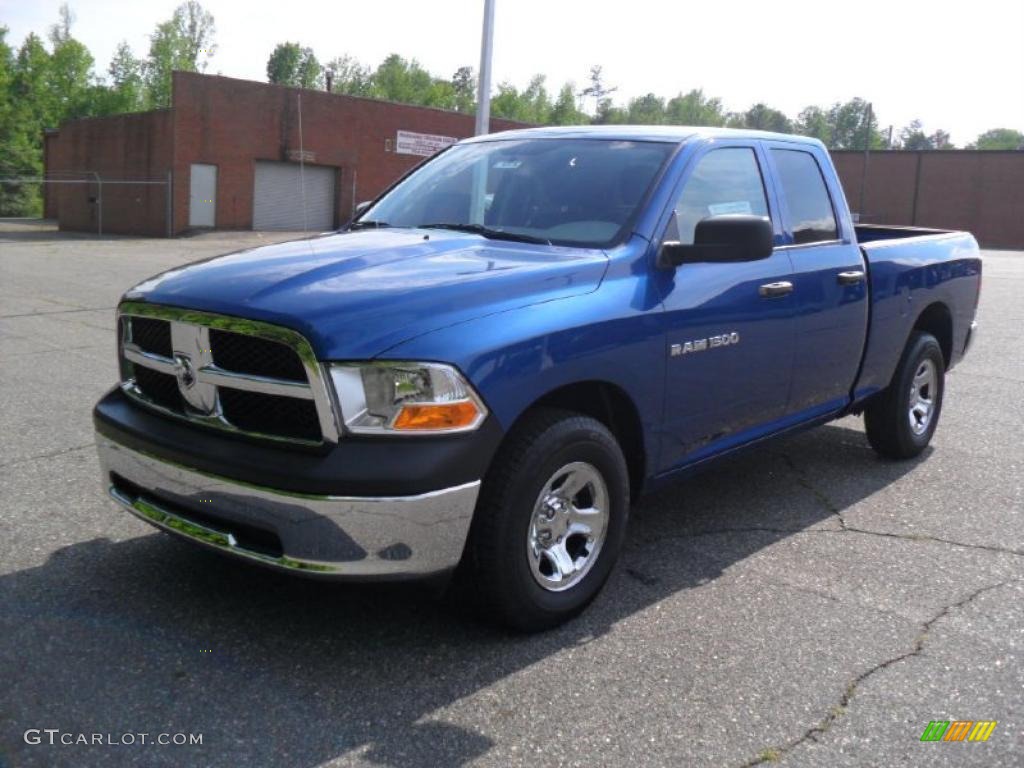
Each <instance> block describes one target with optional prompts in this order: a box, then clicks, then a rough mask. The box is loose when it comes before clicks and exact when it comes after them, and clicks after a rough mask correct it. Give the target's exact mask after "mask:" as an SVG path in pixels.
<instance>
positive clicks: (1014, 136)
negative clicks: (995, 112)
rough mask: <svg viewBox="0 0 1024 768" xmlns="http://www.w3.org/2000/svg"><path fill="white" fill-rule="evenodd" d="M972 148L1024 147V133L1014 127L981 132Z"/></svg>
mask: <svg viewBox="0 0 1024 768" xmlns="http://www.w3.org/2000/svg"><path fill="white" fill-rule="evenodd" d="M969 148H971V149H1024V133H1022V132H1021V131H1015V130H1013V129H1012V128H993V129H992V130H991V131H985V132H984V133H983V134H981V135H980V136H979V137H978V138H977V140H976V141H975V142H974V144H973V145H970V147H969Z"/></svg>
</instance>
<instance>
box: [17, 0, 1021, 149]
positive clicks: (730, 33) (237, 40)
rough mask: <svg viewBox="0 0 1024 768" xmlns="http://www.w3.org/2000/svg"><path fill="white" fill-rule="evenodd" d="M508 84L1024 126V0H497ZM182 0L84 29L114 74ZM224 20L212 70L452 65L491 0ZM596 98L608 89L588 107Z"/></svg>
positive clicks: (106, 4) (279, 11)
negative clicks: (593, 75) (858, 101)
mask: <svg viewBox="0 0 1024 768" xmlns="http://www.w3.org/2000/svg"><path fill="white" fill-rule="evenodd" d="M495 1H496V12H495V39H494V59H493V72H494V76H493V79H494V83H495V85H496V84H497V83H499V82H502V81H509V82H511V83H513V84H515V85H517V86H518V87H523V86H525V85H526V83H527V82H528V81H529V79H530V77H531V76H532V75H533V74H535V73H541V74H545V75H547V76H548V85H549V89H550V90H551V91H553V92H554V91H557V89H558V88H559V87H560V86H561V84H562V83H564V82H566V81H573V82H575V83H576V85H577V86H578V87H579V88H583V87H584V86H585V85H586V84H587V82H588V73H589V70H590V67H591V65H594V64H600V65H602V67H603V71H604V75H605V81H606V84H607V85H609V86H615V87H617V88H618V91H617V92H616V93H615V94H614V96H613V98H614V99H615V100H616V101H617V102H620V103H622V102H625V101H626V100H627V99H628V98H630V97H633V96H639V95H643V94H645V93H648V92H653V93H656V94H658V95H660V96H666V97H670V96H673V95H675V94H677V93H679V92H686V91H688V90H690V89H691V88H703V89H704V92H705V93H706V94H708V95H711V96H717V97H719V98H721V99H722V101H723V103H724V104H725V106H726V108H727V109H729V110H731V111H741V110H744V109H746V108H747V107H749V106H750V105H751V104H753V103H755V102H758V101H763V102H765V103H767V104H769V105H770V106H773V107H776V108H778V109H781V110H782V111H784V112H786V113H787V114H788V115H789V116H790V117H795V116H796V114H797V113H798V112H799V111H800V110H801V109H803V108H804V107H805V106H807V105H810V104H818V105H823V106H827V105H829V104H831V103H833V102H836V101H846V100H848V99H850V98H853V97H854V96H860V97H862V98H865V99H867V100H868V101H870V102H872V104H873V106H874V111H875V114H876V115H877V116H878V118H879V121H880V124H881V126H882V128H883V130H884V129H885V128H886V127H888V126H889V125H894V126H895V131H896V132H897V133H898V132H899V129H900V128H901V127H902V126H904V125H906V124H907V123H909V122H910V121H911V120H914V119H920V120H921V121H922V122H923V123H924V128H925V130H926V131H927V132H929V133H931V132H933V131H934V130H936V129H939V128H941V129H943V130H946V131H948V132H950V133H951V134H952V138H953V141H954V142H955V143H957V144H958V145H961V146H962V145H963V144H965V143H967V142H969V141H972V140H974V139H975V138H976V137H977V135H978V134H979V133H981V132H983V131H985V130H988V129H990V128H999V127H1005V128H1016V129H1017V130H1024V44H1022V35H1024V0H971V1H970V2H967V0H955V1H954V0H931V2H927V3H925V2H921V0H886V1H880V0H859V2H856V3H848V4H836V3H829V2H827V0H813V1H811V2H805V1H804V0H761V2H748V1H747V0H731V1H730V2H727V3H725V2H719V3H695V2H694V3H683V2H666V1H665V0H629V2H618V3H612V2H603V3H602V2H600V0H597V1H596V2H595V0H495ZM60 4H61V0H0V25H6V26H7V27H9V29H10V32H9V34H8V38H7V39H8V41H9V42H10V43H11V44H12V45H15V46H17V45H20V44H21V41H22V40H23V39H24V37H25V35H27V34H28V33H29V32H31V31H35V32H37V33H39V34H41V35H45V33H46V31H47V29H48V28H49V26H50V25H51V24H52V23H54V22H55V21H56V19H57V12H58V8H59V6H60ZM177 4H178V0H143V1H142V2H140V1H139V0H71V2H70V5H71V8H72V11H73V12H74V13H75V15H76V17H77V20H76V22H75V25H74V27H73V28H72V34H73V35H74V36H75V37H77V38H78V39H79V40H81V41H82V42H83V43H85V44H86V45H87V46H88V47H89V49H90V50H91V51H92V53H93V56H94V57H95V58H96V62H97V72H98V73H101V74H105V72H106V68H107V65H108V63H109V61H110V58H111V56H112V54H113V52H114V49H115V47H116V45H117V43H118V42H119V41H120V40H127V41H128V43H129V44H130V45H131V46H132V48H133V49H134V50H135V53H136V55H138V56H144V55H145V54H146V53H147V52H148V49H149V37H148V36H149V34H150V33H151V32H152V30H153V28H154V26H155V25H156V24H157V23H158V22H159V21H162V20H164V19H167V18H169V17H170V16H171V13H172V11H173V9H174V7H175V6H176V5H177ZM203 5H204V7H205V8H207V10H209V11H210V12H211V13H212V14H213V16H214V19H215V22H216V29H217V33H216V42H217V46H218V49H217V52H216V54H215V56H214V58H213V60H212V61H211V63H210V65H209V67H208V69H207V72H209V73H212V74H223V75H227V76H230V77H240V78H246V79H252V80H265V79H266V62H267V57H268V56H269V55H270V52H271V51H272V50H273V49H274V46H275V45H276V44H277V43H279V42H284V41H297V42H300V43H301V44H302V45H306V46H310V47H312V48H313V50H314V51H315V53H316V55H317V58H319V59H320V61H321V62H325V61H328V60H330V59H332V58H334V57H335V56H340V55H342V54H346V53H347V54H350V55H353V56H355V57H356V58H358V59H359V60H361V61H362V62H363V63H364V64H369V65H372V66H375V65H376V64H378V63H379V62H380V61H381V60H382V59H383V58H384V57H385V56H387V55H388V54H389V53H392V52H395V53H399V54H401V55H403V56H405V57H407V58H415V59H417V60H418V61H419V62H420V63H421V64H422V65H423V66H424V67H426V68H427V69H428V70H429V71H431V72H432V73H433V74H435V75H437V76H443V77H450V76H451V74H452V73H454V71H455V70H456V69H457V68H458V67H460V66H463V65H471V66H473V67H474V69H476V68H477V67H478V66H479V57H480V29H481V22H482V18H483V0H429V1H426V2H425V1H424V0H359V1H358V2H353V0H336V2H331V3H327V2H315V1H312V0H288V2H286V3H281V4H277V3H274V4H270V3H263V2H258V0H257V1H255V2H254V1H253V0H204V2H203ZM588 108H589V109H592V105H590V106H589V107H588Z"/></svg>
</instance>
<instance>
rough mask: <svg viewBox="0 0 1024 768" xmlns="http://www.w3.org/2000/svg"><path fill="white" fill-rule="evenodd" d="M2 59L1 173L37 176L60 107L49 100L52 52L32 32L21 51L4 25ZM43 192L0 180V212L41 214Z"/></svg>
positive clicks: (0, 50) (18, 214)
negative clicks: (46, 130) (47, 131)
mask: <svg viewBox="0 0 1024 768" xmlns="http://www.w3.org/2000/svg"><path fill="white" fill-rule="evenodd" d="M0 32H2V34H0V62H2V65H3V70H4V74H3V75H2V79H3V81H4V85H5V88H4V91H3V98H2V100H0V173H4V174H12V175H15V174H20V175H27V176H38V175H40V174H41V173H42V170H43V168H42V165H43V163H42V158H43V153H42V134H43V129H44V128H45V127H48V126H52V125H53V120H54V117H55V115H56V110H55V109H53V106H52V105H51V104H50V97H51V92H50V90H49V86H48V80H49V77H50V54H49V52H47V50H46V48H45V46H43V41H42V40H40V39H39V36H38V35H36V34H34V33H29V34H28V35H27V36H26V37H25V40H24V41H23V42H22V44H21V47H20V48H19V49H18V53H17V55H15V54H14V52H13V50H12V49H11V48H10V46H9V45H8V44H7V42H6V36H7V27H0ZM41 211H42V197H41V195H40V194H39V189H38V188H37V187H36V186H35V185H28V184H24V185H22V184H2V185H0V215H4V216H38V215H39V214H40V213H41Z"/></svg>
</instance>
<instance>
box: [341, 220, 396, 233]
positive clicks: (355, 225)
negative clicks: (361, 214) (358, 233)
mask: <svg viewBox="0 0 1024 768" xmlns="http://www.w3.org/2000/svg"><path fill="white" fill-rule="evenodd" d="M390 226H391V225H390V224H388V223H387V222H386V221H373V220H372V219H361V220H359V221H353V222H352V223H351V224H349V225H348V228H349V230H351V231H355V230H357V229H381V228H383V227H390Z"/></svg>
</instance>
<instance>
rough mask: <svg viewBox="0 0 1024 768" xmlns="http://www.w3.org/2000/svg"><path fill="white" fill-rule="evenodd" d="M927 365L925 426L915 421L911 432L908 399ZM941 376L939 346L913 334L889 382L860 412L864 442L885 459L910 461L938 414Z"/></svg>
mask: <svg viewBox="0 0 1024 768" xmlns="http://www.w3.org/2000/svg"><path fill="white" fill-rule="evenodd" d="M929 364H930V365H931V366H933V367H934V368H933V370H934V373H935V375H934V380H933V383H931V384H930V385H929V387H930V389H929V390H928V394H929V396H930V399H931V401H932V403H933V406H932V409H931V411H930V415H929V417H928V420H927V424H926V425H921V424H920V420H918V427H917V428H916V429H915V428H914V427H913V426H912V424H911V420H912V418H914V417H912V414H911V398H912V397H915V393H916V389H915V384H914V379H915V376H917V375H918V374H919V373H920V372H921V371H922V370H923V369H924V368H923V367H925V366H928V365H929ZM945 376H946V361H945V358H944V357H943V356H942V347H940V346H939V342H938V341H937V340H936V339H935V337H934V336H932V335H931V334H929V333H924V332H922V331H914V333H913V334H911V336H910V340H909V341H908V342H907V347H906V349H904V350H903V356H902V357H901V358H900V362H899V365H898V366H897V367H896V373H895V374H893V377H892V382H890V384H889V386H888V388H887V389H886V390H885V391H884V392H882V393H881V394H879V395H878V396H877V397H875V399H873V400H872V401H871V403H870V404H869V405H868V407H867V408H866V409H865V411H864V425H865V427H866V429H867V435H868V442H870V443H871V447H872V448H874V449H875V451H877V452H878V453H879V454H880V455H882V456H884V457H886V458H889V459H911V458H913V457H915V456H917V455H918V454H920V453H921V451H923V450H924V449H925V448H926V447H927V445H928V443H929V442H930V441H931V439H932V435H934V434H935V428H936V426H938V423H939V415H940V414H941V413H942V396H943V395H944V394H945V390H946V379H945ZM922 426H923V428H922Z"/></svg>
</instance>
